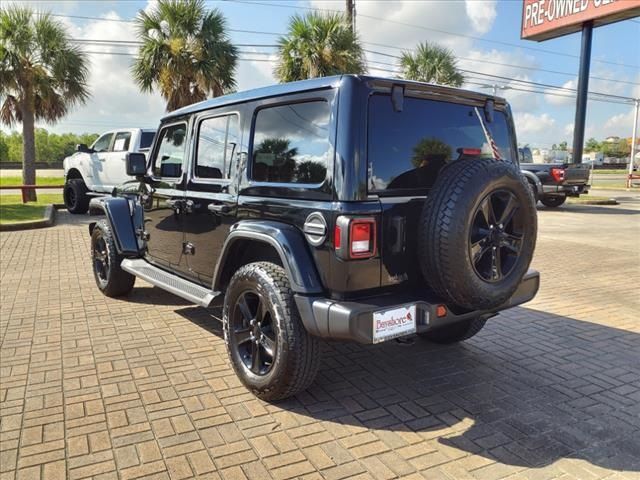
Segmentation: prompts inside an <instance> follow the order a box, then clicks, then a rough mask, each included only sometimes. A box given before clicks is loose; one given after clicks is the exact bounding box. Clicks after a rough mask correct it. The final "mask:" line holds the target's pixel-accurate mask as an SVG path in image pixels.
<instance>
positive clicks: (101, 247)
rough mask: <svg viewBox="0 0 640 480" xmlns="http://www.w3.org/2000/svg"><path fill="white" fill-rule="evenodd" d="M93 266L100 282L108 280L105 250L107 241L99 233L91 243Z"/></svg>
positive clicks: (107, 260) (107, 262) (107, 256)
mask: <svg viewBox="0 0 640 480" xmlns="http://www.w3.org/2000/svg"><path fill="white" fill-rule="evenodd" d="M91 253H92V257H93V268H94V271H95V272H96V275H97V277H98V279H99V280H100V282H103V283H105V284H106V283H107V282H108V281H109V268H110V266H109V252H108V250H107V242H105V239H104V236H102V235H100V236H98V237H97V238H96V240H95V242H93V245H92V252H91Z"/></svg>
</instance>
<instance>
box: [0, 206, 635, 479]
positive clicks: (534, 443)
mask: <svg viewBox="0 0 640 480" xmlns="http://www.w3.org/2000/svg"><path fill="white" fill-rule="evenodd" d="M59 219H60V222H59V225H58V226H56V227H54V228H50V229H44V230H34V231H25V232H11V233H2V234H0V255H1V263H0V275H1V277H0V279H1V288H0V292H1V298H0V305H1V306H0V308H1V311H0V313H1V322H0V339H1V342H2V344H1V352H0V354H1V356H0V375H1V376H0V381H1V385H0V402H1V403H0V406H1V411H0V415H1V417H0V442H1V443H0V478H1V479H2V480H4V479H6V478H15V477H17V478H28V479H35V478H45V479H55V478H65V477H67V478H71V479H80V478H88V477H95V478H102V479H107V478H122V479H133V478H143V477H144V478H172V479H180V478H191V477H196V476H197V477H201V478H227V479H236V478H237V479H242V478H250V479H255V478H257V479H260V480H264V479H268V478H275V479H286V478H309V479H311V478H327V479H340V478H363V479H364V478H374V479H390V478H396V477H403V478H427V479H478V480H485V479H486V480H490V479H502V478H510V479H516V478H517V479H530V480H533V479H551V478H561V479H580V480H587V479H595V478H610V479H622V478H625V479H628V478H640V320H639V317H640V313H639V312H640V301H639V297H640V296H639V295H638V289H639V285H640V255H639V250H638V239H640V199H637V198H636V199H633V198H630V199H629V200H628V201H626V202H625V203H624V204H622V205H620V206H617V207H588V206H578V205H569V206H567V207H565V208H562V209H559V210H556V211H549V210H544V209H543V208H541V209H540V232H541V234H540V237H539V242H538V248H537V254H536V257H535V260H534V266H535V267H536V268H538V269H539V270H540V271H541V272H542V273H543V284H542V288H541V291H540V293H539V295H538V297H537V298H536V299H535V300H534V301H533V302H531V303H529V304H527V305H526V306H524V307H521V308H517V309H514V310H512V311H510V312H508V313H506V314H504V315H501V316H500V317H497V318H496V319H493V320H491V321H490V323H489V324H488V325H487V327H486V328H485V329H484V330H483V331H482V332H481V333H480V334H479V335H478V336H476V337H475V338H473V339H472V340H470V341H468V342H466V343H465V344H461V345H458V346H447V347H442V346H434V345H430V344H427V343H423V342H421V341H416V342H414V343H412V344H408V345H406V344H399V343H396V342H391V343H387V344H383V345H377V346H358V345H354V344H339V343H331V344H327V345H326V346H325V348H324V350H325V359H324V363H323V366H322V368H321V372H320V374H319V376H318V380H317V382H316V384H315V385H314V386H313V388H311V389H310V390H309V391H308V392H306V393H304V394H302V395H299V396H298V397H296V398H294V399H291V400H288V401H286V402H284V403H279V404H277V405H270V404H266V403H264V402H261V401H259V400H257V399H255V398H254V397H253V396H251V395H250V394H249V393H247V391H246V390H245V389H244V388H243V387H242V386H241V385H240V383H239V382H238V380H237V379H236V377H235V375H234V374H233V371H232V370H231V368H230V367H229V364H228V361H227V358H226V353H225V349H224V344H223V341H222V339H221V326H220V323H219V321H218V319H217V318H216V316H215V314H216V312H215V311H208V310H205V309H202V308H195V307H192V306H191V305H188V304H187V303H185V302H183V301H182V300H180V299H179V298H177V297H174V296H171V295H170V294H167V293H164V292H162V291H161V290H158V289H156V288H152V287H151V286H149V285H148V284H144V283H143V282H139V283H138V284H137V288H136V289H135V290H134V292H133V293H132V294H131V296H130V297H129V298H128V300H114V299H109V298H107V297H104V296H102V295H101V294H100V293H99V292H98V290H97V289H96V288H95V286H94V282H93V277H92V274H91V271H90V266H89V261H88V251H89V237H88V234H87V228H86V223H87V219H86V218H84V217H83V218H81V219H78V218H77V217H76V218H71V217H70V216H68V215H66V214H64V213H63V214H61V215H60V216H59Z"/></svg>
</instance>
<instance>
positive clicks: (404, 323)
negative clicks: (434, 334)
mask: <svg viewBox="0 0 640 480" xmlns="http://www.w3.org/2000/svg"><path fill="white" fill-rule="evenodd" d="M415 331H416V306H415V305H407V306H406V307H398V308H393V309H391V310H379V311H377V312H373V343H379V342H384V341H385V340H390V339H392V338H396V337H401V336H403V335H408V334H410V333H415Z"/></svg>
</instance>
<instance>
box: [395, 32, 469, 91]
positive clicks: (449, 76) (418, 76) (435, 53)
mask: <svg viewBox="0 0 640 480" xmlns="http://www.w3.org/2000/svg"><path fill="white" fill-rule="evenodd" d="M400 66H401V68H402V76H403V77H404V78H406V79H408V80H417V81H419V82H430V83H437V84H439V85H450V86H453V87H460V86H462V84H463V83H464V76H463V75H462V73H461V72H460V71H459V70H458V66H457V61H456V57H455V56H454V55H453V52H451V50H449V49H447V48H444V47H441V46H440V45H436V44H432V43H429V42H424V43H420V44H418V46H417V47H416V50H415V52H403V53H402V56H401V58H400Z"/></svg>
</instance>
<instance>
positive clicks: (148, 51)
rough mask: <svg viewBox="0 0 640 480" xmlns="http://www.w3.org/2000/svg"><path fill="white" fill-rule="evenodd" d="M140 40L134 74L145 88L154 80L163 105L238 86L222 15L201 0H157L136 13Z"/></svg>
mask: <svg viewBox="0 0 640 480" xmlns="http://www.w3.org/2000/svg"><path fill="white" fill-rule="evenodd" d="M136 27H137V31H138V37H139V38H140V39H141V40H142V46H141V47H140V50H139V52H138V56H137V57H136V59H135V62H134V64H133V76H134V78H135V80H136V81H137V83H138V85H139V86H140V88H141V89H142V91H144V92H151V91H152V90H153V88H154V86H156V87H157V88H158V90H159V91H160V94H161V95H162V96H163V97H164V99H165V100H166V102H167V111H169V112H170V111H172V110H176V109H177V108H180V107H183V106H185V105H189V104H191V103H194V102H199V101H202V100H205V99H206V98H207V97H209V96H213V97H217V96H220V95H224V94H225V93H229V92H230V91H232V90H233V89H234V88H235V86H236V81H235V70H236V62H237V59H238V51H237V49H236V47H235V46H233V45H232V44H231V42H230V41H229V38H228V36H227V25H226V20H225V18H224V16H223V15H222V13H221V12H220V11H219V10H217V9H213V10H209V11H207V10H205V5H204V1H203V0H160V1H159V2H158V5H157V7H156V9H155V10H154V11H152V12H149V13H147V12H145V11H141V12H140V13H139V15H138V18H137V19H136Z"/></svg>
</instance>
